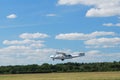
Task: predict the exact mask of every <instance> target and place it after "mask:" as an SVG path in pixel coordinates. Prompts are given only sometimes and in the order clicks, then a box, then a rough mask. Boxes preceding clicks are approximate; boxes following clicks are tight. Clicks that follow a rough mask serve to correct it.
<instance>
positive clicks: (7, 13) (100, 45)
mask: <svg viewBox="0 0 120 80" xmlns="http://www.w3.org/2000/svg"><path fill="white" fill-rule="evenodd" d="M119 3H120V0H116V1H114V0H104V1H103V0H97V1H96V0H34V1H33V0H20V1H18V0H1V1H0V5H1V7H0V12H1V14H0V33H1V34H0V55H1V56H0V65H17V64H19V65H20V64H42V63H52V64H54V63H64V62H110V61H120V50H119V49H120V32H119V29H120V11H119V10H120V4H119ZM56 51H63V52H66V53H71V54H77V53H79V52H85V53H86V56H85V57H81V58H76V59H72V60H65V61H63V62H62V61H58V60H57V61H52V60H51V59H50V58H49V56H50V55H52V54H55V52H56Z"/></svg>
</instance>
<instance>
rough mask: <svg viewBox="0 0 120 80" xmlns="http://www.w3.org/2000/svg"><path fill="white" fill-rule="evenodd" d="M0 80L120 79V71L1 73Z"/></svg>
mask: <svg viewBox="0 0 120 80" xmlns="http://www.w3.org/2000/svg"><path fill="white" fill-rule="evenodd" d="M0 80H120V72H81V73H48V74H14V75H11V74H8V75H0Z"/></svg>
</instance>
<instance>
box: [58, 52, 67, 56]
mask: <svg viewBox="0 0 120 80" xmlns="http://www.w3.org/2000/svg"><path fill="white" fill-rule="evenodd" d="M56 54H62V55H64V56H66V53H64V52H56Z"/></svg>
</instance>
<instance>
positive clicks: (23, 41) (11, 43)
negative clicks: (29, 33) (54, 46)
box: [3, 39, 44, 45]
mask: <svg viewBox="0 0 120 80" xmlns="http://www.w3.org/2000/svg"><path fill="white" fill-rule="evenodd" d="M43 42H44V41H41V40H29V39H25V40H21V41H19V40H12V41H9V40H4V41H3V44H5V45H16V44H19V45H20V44H33V43H34V44H35V43H36V44H38V43H43Z"/></svg>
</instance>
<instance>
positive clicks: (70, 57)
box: [50, 52, 85, 61]
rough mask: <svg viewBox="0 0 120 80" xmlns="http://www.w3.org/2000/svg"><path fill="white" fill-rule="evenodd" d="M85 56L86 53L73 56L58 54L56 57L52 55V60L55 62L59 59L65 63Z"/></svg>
mask: <svg viewBox="0 0 120 80" xmlns="http://www.w3.org/2000/svg"><path fill="white" fill-rule="evenodd" d="M82 56H85V53H79V54H78V55H71V54H66V53H64V52H56V54H55V55H51V56H50V58H52V59H53V61H54V60H55V59H59V60H62V61H64V60H65V59H72V58H76V57H82Z"/></svg>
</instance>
